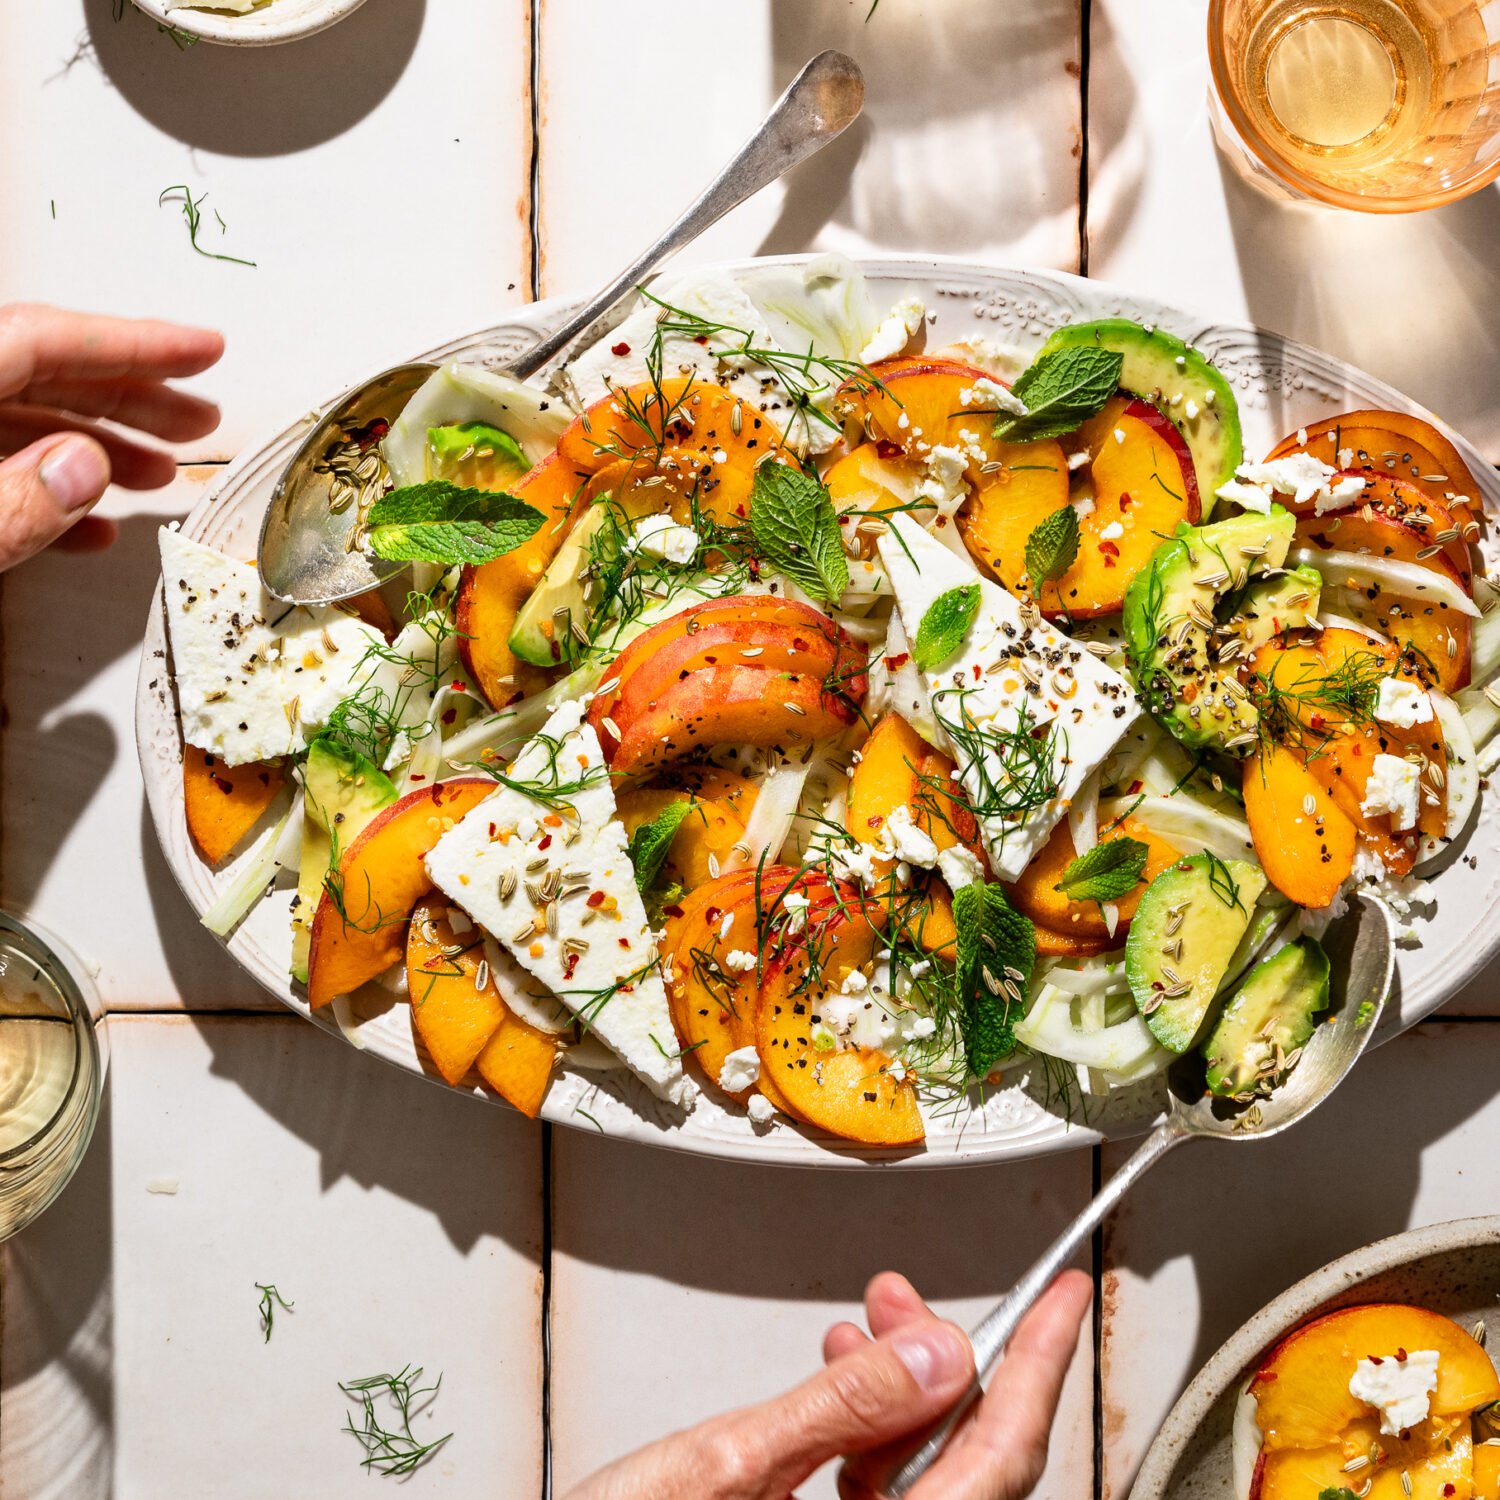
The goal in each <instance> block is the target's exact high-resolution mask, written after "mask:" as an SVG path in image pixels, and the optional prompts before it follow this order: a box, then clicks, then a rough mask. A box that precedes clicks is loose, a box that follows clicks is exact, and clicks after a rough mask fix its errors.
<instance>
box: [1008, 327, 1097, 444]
mask: <svg viewBox="0 0 1500 1500" xmlns="http://www.w3.org/2000/svg"><path fill="white" fill-rule="evenodd" d="M1124 368H1125V356H1124V355H1123V354H1117V353H1115V351H1114V350H1112V349H1091V348H1089V347H1087V346H1086V345H1082V346H1076V347H1074V348H1071V349H1057V350H1054V352H1053V353H1051V354H1044V355H1043V356H1042V357H1041V358H1040V359H1035V360H1033V361H1032V362H1031V363H1030V364H1029V365H1028V366H1027V367H1026V368H1025V370H1023V371H1022V372H1021V374H1020V376H1019V378H1018V379H1017V380H1016V383H1015V385H1014V386H1012V387H1011V389H1012V391H1013V393H1014V394H1015V395H1017V396H1019V397H1020V399H1021V400H1022V401H1024V402H1025V403H1026V415H1025V416H1024V417H1019V416H1012V415H1011V414H1010V413H1009V412H1002V413H1001V414H1000V415H999V416H998V417H996V418H995V436H996V437H997V438H1003V439H1004V440H1005V441H1006V442H1008V443H1034V442H1037V441H1038V440H1039V439H1041V438H1055V437H1061V436H1062V435H1063V434H1064V433H1065V432H1072V431H1073V429H1074V428H1075V427H1077V426H1078V425H1079V424H1080V423H1082V422H1085V421H1087V420H1088V418H1090V417H1092V416H1093V415H1094V414H1095V413H1096V412H1098V411H1100V410H1101V409H1102V408H1103V406H1104V403H1105V402H1106V401H1108V400H1109V398H1110V397H1111V396H1113V395H1114V393H1115V392H1116V391H1117V390H1119V388H1120V371H1121V370H1123V369H1124Z"/></svg>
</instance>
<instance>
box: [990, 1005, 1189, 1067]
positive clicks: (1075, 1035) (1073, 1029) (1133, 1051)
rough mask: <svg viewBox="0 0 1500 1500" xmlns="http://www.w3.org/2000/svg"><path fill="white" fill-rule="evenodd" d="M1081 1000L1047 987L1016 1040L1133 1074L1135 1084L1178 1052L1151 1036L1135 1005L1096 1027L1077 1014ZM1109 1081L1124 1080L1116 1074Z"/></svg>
mask: <svg viewBox="0 0 1500 1500" xmlns="http://www.w3.org/2000/svg"><path fill="white" fill-rule="evenodd" d="M1081 1003H1083V1002H1082V1001H1080V999H1079V997H1077V996H1075V995H1070V994H1068V993H1067V992H1066V991H1064V990H1060V989H1057V988H1055V987H1054V986H1053V985H1051V984H1046V985H1043V987H1042V992H1041V994H1040V995H1039V996H1038V997H1037V999H1036V1001H1035V1003H1034V1004H1033V1005H1032V1007H1031V1009H1030V1011H1029V1012H1028V1013H1027V1015H1026V1016H1025V1018H1024V1019H1023V1020H1020V1021H1018V1022H1017V1023H1016V1027H1015V1034H1016V1040H1017V1041H1018V1042H1021V1043H1023V1044H1024V1045H1025V1046H1027V1047H1030V1048H1031V1050H1032V1051H1033V1052H1045V1053H1047V1054H1049V1055H1050V1056H1052V1057H1060V1058H1061V1059H1062V1060H1063V1061H1064V1062H1071V1063H1081V1064H1082V1065H1083V1066H1084V1067H1087V1068H1093V1069H1096V1070H1098V1071H1099V1072H1102V1073H1106V1074H1110V1075H1128V1078H1129V1081H1132V1082H1133V1081H1135V1080H1136V1079H1137V1078H1145V1077H1149V1076H1150V1074H1152V1073H1156V1072H1160V1071H1161V1069H1163V1068H1165V1067H1167V1066H1168V1065H1169V1064H1170V1063H1171V1061H1172V1058H1173V1054H1172V1053H1171V1052H1168V1051H1167V1049H1166V1048H1165V1047H1163V1046H1162V1045H1161V1043H1160V1042H1158V1041H1157V1040H1156V1038H1155V1037H1154V1036H1152V1035H1151V1032H1150V1031H1149V1030H1148V1029H1147V1026H1146V1023H1145V1022H1144V1021H1143V1020H1141V1018H1140V1016H1139V1015H1137V1014H1136V1013H1135V1011H1134V1008H1133V1007H1132V1009H1131V1011H1130V1013H1129V1014H1128V1015H1126V1016H1125V1017H1124V1018H1123V1019H1121V1020H1119V1021H1116V1022H1115V1023H1114V1024H1113V1025H1105V1026H1103V1027H1100V1028H1098V1029H1095V1030H1090V1029H1087V1028H1086V1027H1085V1026H1084V1025H1082V1024H1081V1023H1080V1019H1079V1017H1078V1016H1077V1015H1076V1014H1075V1010H1076V1007H1077V1006H1078V1005H1080V1004H1081ZM1109 1081H1110V1082H1116V1081H1119V1080H1118V1079H1117V1078H1116V1077H1114V1076H1111V1078H1110V1080H1109Z"/></svg>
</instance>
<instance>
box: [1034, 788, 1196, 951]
mask: <svg viewBox="0 0 1500 1500" xmlns="http://www.w3.org/2000/svg"><path fill="white" fill-rule="evenodd" d="M1113 839H1135V840H1137V841H1138V842H1139V843H1142V844H1144V845H1145V846H1146V867H1145V869H1144V870H1142V872H1141V883H1140V884H1139V885H1138V886H1136V888H1135V889H1134V890H1133V891H1131V892H1130V893H1129V894H1128V895H1125V896H1121V897H1120V898H1119V900H1118V901H1116V902H1115V903H1114V905H1115V906H1116V907H1117V908H1118V909H1119V913H1120V915H1119V921H1118V923H1117V924H1116V926H1115V932H1114V936H1113V937H1111V936H1110V932H1109V924H1108V923H1107V922H1106V921H1105V920H1104V914H1103V912H1102V911H1100V909H1099V903H1098V902H1097V901H1070V900H1069V899H1068V898H1067V897H1066V896H1065V895H1063V893H1062V892H1061V891H1059V890H1058V889H1057V885H1058V882H1059V881H1061V880H1062V877H1063V872H1064V871H1065V870H1066V869H1067V868H1068V866H1069V865H1070V864H1071V863H1072V862H1073V860H1074V859H1075V858H1076V852H1075V850H1074V846H1073V836H1072V834H1071V833H1069V831H1068V823H1067V819H1064V820H1063V821H1062V822H1061V823H1059V824H1058V825H1057V827H1056V828H1054V829H1053V830H1052V837H1051V838H1049V839H1048V840H1047V842H1046V843H1045V844H1044V845H1043V846H1042V847H1041V849H1040V850H1038V852H1037V853H1036V855H1035V856H1034V857H1033V859H1032V861H1031V863H1030V864H1029V865H1027V866H1026V869H1025V870H1024V871H1023V872H1022V874H1021V878H1020V879H1019V880H1018V881H1016V882H1015V883H1014V884H1013V885H1007V886H1006V888H1005V891H1006V894H1007V895H1008V896H1009V897H1010V902H1011V905H1012V906H1014V907H1015V908H1016V910H1017V911H1019V912H1021V913H1022V914H1023V915H1025V916H1028V917H1030V918H1031V920H1032V922H1033V923H1034V924H1035V926H1036V928H1037V942H1038V951H1040V943H1041V934H1042V931H1043V930H1044V929H1045V930H1047V931H1050V932H1052V933H1056V934H1058V935H1059V936H1062V937H1065V938H1074V939H1082V940H1083V941H1084V942H1088V943H1094V942H1097V943H1101V944H1102V945H1103V947H1102V948H1101V949H1100V951H1101V952H1102V951H1105V950H1107V949H1110V948H1120V947H1123V946H1124V943H1125V936H1126V934H1127V933H1128V932H1129V931H1130V923H1131V919H1132V918H1133V917H1134V916H1135V909H1136V907H1137V906H1139V905H1140V902H1141V896H1142V895H1143V894H1144V893H1145V890H1146V887H1147V886H1148V885H1150V884H1151V882H1152V881H1153V880H1155V879H1156V877H1157V876H1158V875H1160V874H1161V872H1162V871H1163V870H1165V869H1166V868H1167V866H1168V865H1170V864H1171V863H1172V862H1173V861H1174V860H1177V859H1180V858H1181V857H1182V851H1181V850H1180V849H1174V848H1173V847H1172V846H1171V845H1170V844H1168V843H1166V842H1164V841H1163V840H1162V839H1161V838H1160V837H1158V835H1156V834H1154V833H1152V832H1151V831H1150V829H1148V828H1145V827H1143V826H1142V825H1141V824H1139V823H1137V822H1136V821H1135V819H1134V818H1131V817H1124V818H1121V819H1120V820H1119V821H1118V822H1116V823H1115V824H1114V825H1113V826H1109V827H1105V828H1103V829H1102V830H1101V831H1100V835H1099V842H1100V843H1101V844H1106V843H1109V842H1110V841H1111V840H1113Z"/></svg>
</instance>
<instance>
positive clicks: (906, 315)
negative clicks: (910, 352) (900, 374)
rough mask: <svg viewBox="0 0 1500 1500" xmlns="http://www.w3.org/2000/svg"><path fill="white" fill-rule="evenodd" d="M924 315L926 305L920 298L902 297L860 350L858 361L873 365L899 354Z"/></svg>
mask: <svg viewBox="0 0 1500 1500" xmlns="http://www.w3.org/2000/svg"><path fill="white" fill-rule="evenodd" d="M926 316H927V307H926V305H925V304H924V303H923V302H922V301H921V299H920V298H917V297H903V298H902V299H901V300H900V301H899V302H898V303H896V305H895V306H894V307H893V308H892V309H891V313H890V316H889V317H888V318H886V320H885V321H884V322H883V323H882V324H881V325H880V327H879V328H877V329H876V330H875V333H874V336H873V337H872V338H871V339H870V342H869V343H868V344H866V345H865V347H864V348H863V349H861V350H860V352H859V362H860V363H861V364H862V365H873V364H877V363H879V361H880V360H882V359H891V358H893V357H894V356H895V355H897V354H900V353H901V351H902V350H903V349H905V348H906V346H907V344H908V343H910V342H911V340H912V338H913V336H914V335H915V334H916V332H917V330H918V329H919V328H921V326H922V320H923V318H925V317H926Z"/></svg>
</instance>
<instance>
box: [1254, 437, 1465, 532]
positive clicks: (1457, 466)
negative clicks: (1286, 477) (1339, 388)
mask: <svg viewBox="0 0 1500 1500" xmlns="http://www.w3.org/2000/svg"><path fill="white" fill-rule="evenodd" d="M1299 452H1301V453H1311V454H1312V455H1313V457H1314V458H1318V459H1321V460H1322V461H1323V462H1324V463H1325V464H1327V465H1329V467H1330V468H1334V469H1359V470H1362V471H1364V472H1367V473H1374V474H1376V475H1388V476H1390V477H1393V478H1396V479H1399V480H1401V481H1402V482H1403V483H1406V484H1411V485H1415V486H1416V487H1417V488H1418V489H1420V490H1422V491H1423V492H1424V493H1425V494H1427V495H1428V496H1430V497H1431V498H1432V499H1433V500H1435V501H1437V502H1438V503H1439V504H1442V505H1446V506H1447V507H1448V508H1449V509H1450V510H1457V511H1459V512H1460V513H1461V514H1460V516H1459V521H1460V524H1463V523H1467V522H1469V521H1471V520H1472V521H1477V520H1478V519H1479V518H1480V517H1481V516H1482V515H1483V514H1484V501H1483V499H1482V498H1481V497H1480V494H1479V486H1478V485H1476V484H1475V483H1474V476H1473V475H1472V474H1471V473H1470V472H1469V466H1468V465H1467V464H1466V463H1465V462H1464V461H1463V459H1462V458H1461V457H1460V456H1459V452H1458V449H1457V448H1455V447H1454V446H1453V444H1452V443H1451V442H1450V441H1449V440H1448V439H1447V438H1446V437H1444V436H1443V434H1442V433H1441V432H1439V431H1438V430H1437V428H1436V427H1434V426H1433V425H1432V423H1431V422H1428V421H1426V420H1424V419H1423V418H1422V417H1414V416H1412V415H1411V414H1410V413H1408V412H1404V411H1368V410H1367V411H1351V412H1345V413H1344V415H1343V416H1341V417H1326V418H1324V420H1323V421H1321V422H1313V423H1311V424H1309V425H1308V426H1307V427H1303V428H1300V429H1299V430H1298V431H1296V432H1293V433H1289V434H1288V435H1287V436H1286V437H1284V438H1283V439H1282V440H1281V441H1280V442H1279V443H1278V444H1277V445H1276V447H1275V448H1273V449H1272V450H1271V452H1270V454H1269V455H1268V456H1269V457H1270V458H1285V457H1286V456H1287V454H1289V453H1299ZM1346 459H1347V460H1348V461H1347V462H1346V461H1345V460H1346Z"/></svg>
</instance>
